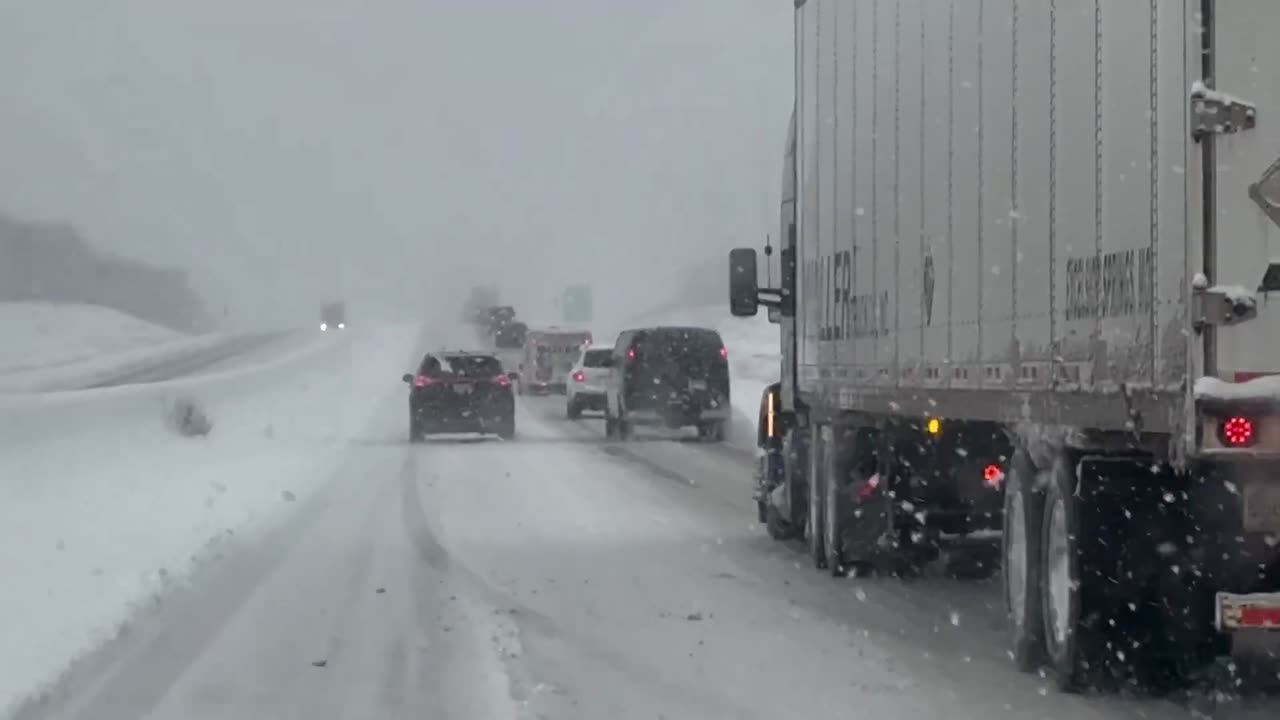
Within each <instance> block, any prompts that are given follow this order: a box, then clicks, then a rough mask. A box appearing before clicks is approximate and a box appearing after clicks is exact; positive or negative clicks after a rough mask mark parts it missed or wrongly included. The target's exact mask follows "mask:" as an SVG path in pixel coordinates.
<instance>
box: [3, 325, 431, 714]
mask: <svg viewBox="0 0 1280 720" xmlns="http://www.w3.org/2000/svg"><path fill="white" fill-rule="evenodd" d="M415 339H416V331H415V329H414V328H411V327H395V328H388V329H385V330H381V331H380V330H377V329H373V328H365V329H362V330H360V331H353V332H351V333H344V334H341V335H338V334H334V335H327V336H320V337H319V338H317V339H316V340H314V341H313V342H311V343H308V344H307V345H305V346H303V347H299V348H296V349H295V350H294V351H293V352H291V353H288V354H286V355H283V356H280V357H277V358H275V359H274V360H273V361H271V362H267V363H263V364H261V365H259V366H256V367H253V368H238V369H236V370H234V371H229V372H223V373H220V374H216V375H208V376H203V377H199V378H192V379H186V380H182V381H176V382H166V383H156V384H152V385H138V386H130V387H121V388H108V389H103V390H94V391H85V392H74V393H59V394H57V395H51V396H13V397H0V492H3V497H4V502H3V503H0V576H2V577H4V578H6V580H7V582H6V588H7V591H6V592H5V593H4V594H3V596H2V597H0V617H3V618H4V619H5V623H6V631H5V642H4V643H3V644H2V645H0V714H2V711H3V708H5V707H6V706H9V705H11V704H12V703H14V702H16V701H18V700H20V699H21V697H23V696H25V695H27V694H29V693H31V692H33V691H35V690H37V689H38V688H39V687H40V685H41V684H43V683H47V682H50V681H51V680H53V679H54V678H55V676H56V675H57V674H58V673H59V672H60V671H61V670H62V669H63V668H65V667H66V666H67V664H68V663H69V662H70V661H71V660H72V659H73V658H74V657H75V656H77V655H78V654H80V653H82V652H84V651H86V650H88V649H90V648H92V647H93V646H95V645H97V644H100V643H101V642H102V641H104V640H105V639H107V638H109V637H111V636H112V635H113V634H114V633H115V632H116V630H117V628H118V627H119V626H120V624H121V623H122V622H124V621H126V620H127V619H128V618H129V616H130V615H131V613H132V612H134V608H136V607H137V606H138V605H139V604H140V603H142V602H145V601H146V600H147V599H148V598H149V597H151V596H154V595H155V594H156V593H158V592H159V591H161V590H163V589H164V588H165V587H166V586H167V585H168V584H169V583H173V582H180V581H181V580H182V579H183V578H184V576H185V575H186V574H187V573H188V572H189V571H190V570H191V568H192V567H193V564H194V563H195V562H196V561H197V558H198V557H200V555H201V553H203V552H207V548H208V547H209V546H210V545H212V544H216V543H217V542H218V541H219V540H220V539H221V538H224V537H226V536H228V535H229V534H236V535H238V536H243V535H244V534H245V533H246V532H248V533H249V534H252V532H253V531H254V530H257V529H261V528H263V527H265V526H266V524H267V523H268V521H271V520H274V519H278V518H280V517H281V516H282V515H283V514H284V513H285V512H286V511H287V510H289V509H290V508H292V507H295V505H294V504H293V503H294V502H296V501H302V500H304V499H305V498H306V496H307V495H308V493H309V492H311V491H312V490H314V489H315V488H317V487H318V486H319V485H320V483H322V482H324V481H325V480H326V479H327V478H328V477H329V476H330V468H331V467H332V466H333V464H334V463H336V462H337V458H338V456H339V455H341V454H342V453H343V452H345V451H346V450H347V448H348V446H349V444H350V443H351V441H352V440H353V438H355V436H356V434H357V433H358V432H360V431H361V430H362V429H363V428H364V427H366V426H367V424H368V421H369V419H370V416H371V414H372V413H373V412H374V411H375V406H376V404H377V403H378V402H379V401H381V400H382V399H385V398H387V397H388V393H389V392H391V391H392V389H393V388H394V389H396V390H398V389H399V377H400V374H401V373H402V371H403V366H404V364H405V360H406V358H408V357H409V356H410V354H411V352H412V350H413V349H414V348H413V345H414V341H415ZM178 398H191V399H193V400H194V401H195V402H197V403H198V404H199V405H200V406H201V407H202V408H203V409H204V410H206V411H207V412H208V414H209V416H210V418H211V419H212V421H213V431H212V433H211V434H210V435H209V436H208V437H205V438H185V437H180V436H179V435H177V434H176V433H174V432H173V431H172V430H171V429H170V428H169V427H168V426H167V425H166V422H165V410H166V408H167V407H168V406H170V405H171V404H172V403H173V402H174V401H175V400H176V399H178Z"/></svg>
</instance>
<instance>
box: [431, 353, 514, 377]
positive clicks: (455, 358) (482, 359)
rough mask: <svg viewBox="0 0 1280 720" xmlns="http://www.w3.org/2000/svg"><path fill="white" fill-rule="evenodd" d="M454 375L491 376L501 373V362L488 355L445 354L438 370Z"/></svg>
mask: <svg viewBox="0 0 1280 720" xmlns="http://www.w3.org/2000/svg"><path fill="white" fill-rule="evenodd" d="M439 372H441V373H442V374H444V375H452V376H454V377H471V378H491V377H494V376H495V375H501V374H502V363H501V362H499V361H498V358H495V357H492V356H489V355H445V356H444V357H441V358H440V371H439Z"/></svg>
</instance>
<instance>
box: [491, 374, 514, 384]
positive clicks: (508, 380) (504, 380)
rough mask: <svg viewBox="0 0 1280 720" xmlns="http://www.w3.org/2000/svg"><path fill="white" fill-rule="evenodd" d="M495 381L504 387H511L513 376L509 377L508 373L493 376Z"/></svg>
mask: <svg viewBox="0 0 1280 720" xmlns="http://www.w3.org/2000/svg"><path fill="white" fill-rule="evenodd" d="M493 382H495V383H497V384H499V385H501V386H502V387H511V378H509V377H507V376H506V375H495V376H493Z"/></svg>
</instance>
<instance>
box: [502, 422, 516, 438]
mask: <svg viewBox="0 0 1280 720" xmlns="http://www.w3.org/2000/svg"><path fill="white" fill-rule="evenodd" d="M498 437H500V438H502V439H503V440H514V439H515V437H516V419H515V417H509V418H506V419H504V420H503V421H502V422H500V423H498Z"/></svg>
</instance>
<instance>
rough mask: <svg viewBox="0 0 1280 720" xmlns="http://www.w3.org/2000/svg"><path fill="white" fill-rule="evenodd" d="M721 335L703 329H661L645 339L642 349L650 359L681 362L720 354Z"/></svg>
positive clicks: (722, 344) (651, 332)
mask: <svg viewBox="0 0 1280 720" xmlns="http://www.w3.org/2000/svg"><path fill="white" fill-rule="evenodd" d="M722 347H724V342H723V341H722V340H721V339H720V333H718V332H716V331H715V330H706V329H702V328H660V329H658V330H651V331H649V332H648V333H647V334H646V337H645V338H644V342H643V346H642V349H643V350H644V352H645V354H646V355H647V356H649V358H650V359H655V360H656V359H661V358H665V359H671V360H681V359H685V358H704V357H711V356H716V355H719V354H720V348H722Z"/></svg>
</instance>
